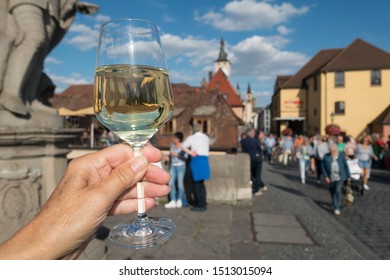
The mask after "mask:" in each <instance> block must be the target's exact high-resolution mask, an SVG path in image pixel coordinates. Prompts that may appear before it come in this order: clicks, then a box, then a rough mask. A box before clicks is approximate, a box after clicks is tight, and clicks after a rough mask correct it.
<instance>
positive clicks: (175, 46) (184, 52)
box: [161, 34, 219, 67]
mask: <svg viewBox="0 0 390 280" xmlns="http://www.w3.org/2000/svg"><path fill="white" fill-rule="evenodd" d="M161 41H162V45H163V48H164V52H165V55H166V57H167V58H180V57H182V58H183V57H184V58H187V59H189V60H190V63H191V65H192V66H194V67H198V66H202V65H204V64H205V63H210V62H211V61H214V60H215V59H216V58H217V56H218V52H219V42H218V40H216V39H211V40H205V39H203V38H197V37H194V36H187V37H185V38H182V37H180V36H177V35H172V34H163V35H162V36H161Z"/></svg>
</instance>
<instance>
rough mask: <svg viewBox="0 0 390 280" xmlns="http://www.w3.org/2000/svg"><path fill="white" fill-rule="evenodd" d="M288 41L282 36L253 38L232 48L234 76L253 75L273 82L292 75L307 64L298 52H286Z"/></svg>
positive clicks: (305, 57)
mask: <svg viewBox="0 0 390 280" xmlns="http://www.w3.org/2000/svg"><path fill="white" fill-rule="evenodd" d="M286 43H287V40H286V39H284V38H282V37H280V36H272V37H262V36H253V37H250V38H247V39H245V40H243V41H241V42H239V43H238V44H237V45H235V46H232V48H231V51H232V54H233V56H232V63H234V64H233V66H232V75H240V76H246V75H253V76H255V77H256V78H257V79H258V80H272V79H274V78H275V76H276V75H279V74H291V73H293V72H295V71H296V70H297V69H298V68H299V67H301V66H302V65H303V64H304V63H305V62H307V60H308V57H307V56H305V55H304V54H301V53H298V52H291V51H285V50H283V49H282V47H283V46H284V45H285V44H286Z"/></svg>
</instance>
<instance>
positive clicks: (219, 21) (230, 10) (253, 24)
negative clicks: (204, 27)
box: [195, 0, 309, 31]
mask: <svg viewBox="0 0 390 280" xmlns="http://www.w3.org/2000/svg"><path fill="white" fill-rule="evenodd" d="M308 10H309V7H307V6H302V7H300V8H297V7H294V6H293V5H292V4H290V3H282V4H280V5H278V4H275V3H272V2H270V1H257V0H234V1H231V2H229V3H227V4H226V5H225V6H224V7H223V8H222V10H221V11H219V12H215V11H209V12H207V13H205V14H204V15H199V14H198V12H196V14H195V19H196V20H198V21H199V22H202V23H205V24H208V25H211V26H213V27H214V28H216V29H219V30H225V31H244V30H257V29H263V28H270V27H273V26H275V25H278V24H281V23H283V22H286V21H288V19H289V18H291V17H293V16H298V15H302V14H305V13H306V12H308Z"/></svg>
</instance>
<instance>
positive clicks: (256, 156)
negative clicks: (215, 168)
mask: <svg viewBox="0 0 390 280" xmlns="http://www.w3.org/2000/svg"><path fill="white" fill-rule="evenodd" d="M247 135H248V137H246V138H245V139H242V140H241V148H242V151H243V152H244V153H247V154H249V156H250V159H251V179H252V193H253V194H254V195H256V196H259V195H262V194H263V192H264V191H267V187H266V186H265V185H264V183H263V181H262V180H261V168H262V165H263V158H262V155H263V151H262V149H261V147H260V142H259V140H258V139H257V138H256V137H255V135H256V132H255V130H254V129H250V130H249V131H248V132H247Z"/></svg>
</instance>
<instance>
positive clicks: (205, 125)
mask: <svg viewBox="0 0 390 280" xmlns="http://www.w3.org/2000/svg"><path fill="white" fill-rule="evenodd" d="M196 122H197V123H198V124H200V126H201V127H202V132H203V133H206V134H210V129H211V127H210V120H209V119H196Z"/></svg>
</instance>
